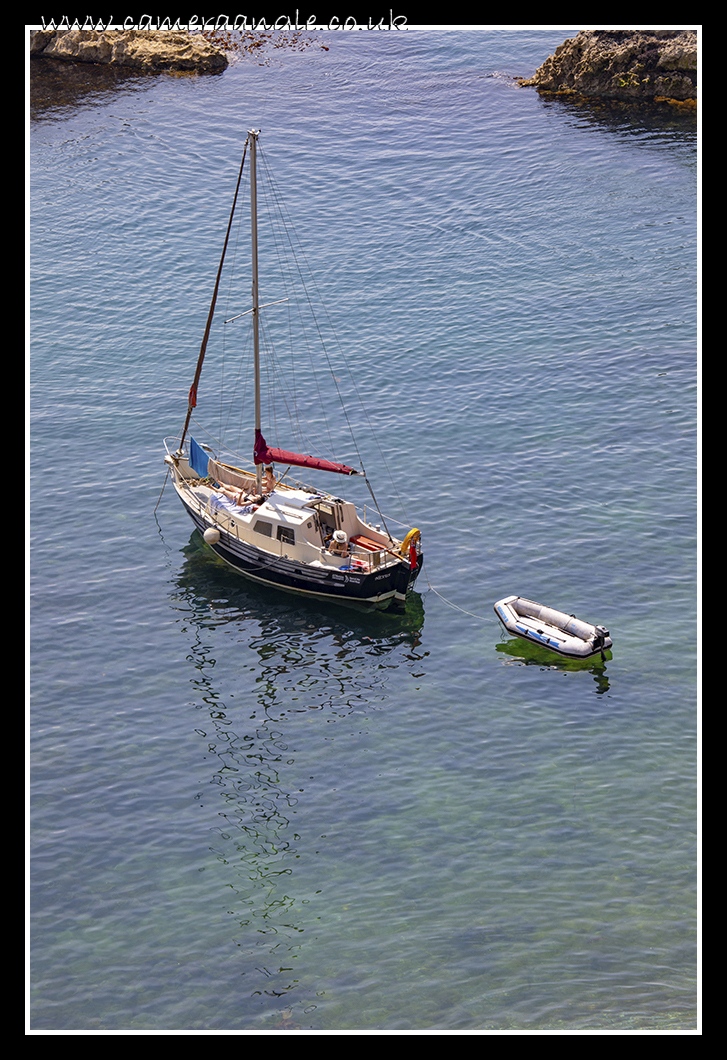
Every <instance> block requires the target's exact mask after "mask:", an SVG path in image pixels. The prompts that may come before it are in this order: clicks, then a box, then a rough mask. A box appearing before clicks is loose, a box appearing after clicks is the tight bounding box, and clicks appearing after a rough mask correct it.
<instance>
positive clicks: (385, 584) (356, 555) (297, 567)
mask: <svg viewBox="0 0 727 1060" xmlns="http://www.w3.org/2000/svg"><path fill="white" fill-rule="evenodd" d="M259 136H260V132H259V130H258V131H252V130H251V131H250V132H249V133H248V136H247V139H246V141H245V148H244V151H243V156H242V162H241V165H240V171H239V175H238V179H237V186H236V189H235V194H234V198H233V202H232V209H231V211H230V219H229V223H228V227H227V235H226V237H225V242H224V246H223V250H222V256H221V258H220V263H219V268H218V271H217V280H216V283H215V288H214V293H213V296H212V302H211V305H210V309H209V314H208V318H207V325H206V328H205V332H204V337H203V340H202V345H201V349H200V353H199V357H198V360H197V366H196V370H195V374H194V379H193V382H192V386H191V388H190V391H189V397H188V402H187V413H186V418H185V422H184V427H183V429H182V432H181V436H179V437H178V438H177V437H176V436H175V437H174V438H173V439H165V443H164V444H165V449H166V456H165V458H164V460H165V463H166V464H167V467H168V470H169V472H170V474H171V479H172V482H173V485H174V489H175V490H176V493H177V496H178V497H179V500H180V501H181V503H182V505H183V506H184V508H185V510H186V511H187V513H188V514H189V516H190V517H191V519H192V522H193V523H194V525H195V527H196V528H197V530H198V531H199V533H200V534H201V535H202V537H203V538H204V541H205V542H206V544H207V545H208V547H209V548H211V549H212V551H213V552H215V553H216V554H217V556H219V557H220V558H221V559H222V560H224V562H225V563H226V564H228V566H229V567H231V568H232V569H233V570H234V571H236V572H238V573H239V574H242V575H244V576H245V577H246V578H249V579H251V580H253V581H255V582H258V583H260V584H261V585H265V586H270V587H274V588H276V589H280V590H287V591H290V592H294V593H298V594H303V595H305V596H308V597H313V598H316V599H320V600H326V601H335V602H339V603H346V604H353V605H356V606H362V607H364V608H366V609H373V608H376V609H384V608H387V607H402V606H403V605H404V604H405V602H406V597H407V593H408V592H409V591H410V590H411V589H412V587H413V586H414V583H415V582H416V579H417V577H418V575H419V573H420V571H421V569H422V565H423V562H424V560H423V553H422V542H421V533H420V531H419V530H418V529H417V528H416V527H408V526H406V525H405V524H399V523H397V525H396V532H395V531H394V529H392V526H393V523H394V520H392V519H390V518H387V517H385V516H384V515H382V513H381V512H380V510H379V508H378V504H377V502H376V498H375V495H374V492H373V489H372V486H371V483H370V481H369V480H368V478H367V476H366V472H365V470H364V469H363V468H361V469H356V468H354V467H352V466H349V465H348V464H344V463H339V462H337V461H335V460H331V459H328V458H324V457H321V456H314V455H311V454H306V453H299V452H294V451H292V450H288V449H282V448H279V447H277V446H270V445H268V443H267V441H266V440H265V437H264V434H263V424H262V403H261V350H260V330H261V319H262V316H263V310H265V309H267V308H268V307H269V306H273V305H277V304H278V303H279V302H282V301H285V300H286V299H276V300H274V301H273V302H268V303H261V300H260V282H259V275H258V176H257V173H258V150H259V143H258V141H259ZM248 154H249V174H250V236H251V258H250V267H251V280H252V306H251V307H250V308H249V309H247V310H245V313H244V314H243V313H240V314H238V316H243V315H247V314H249V315H250V316H251V319H252V336H253V341H252V347H253V349H252V359H253V365H254V423H253V424H252V425H251V429H250V433H249V439H250V442H251V449H252V466H249V465H247V466H242V465H243V464H244V463H245V461H244V460H240V458H239V456H235V455H234V454H228V453H227V452H226V451H225V450H224V448H223V446H222V445H221V444H220V445H219V446H217V447H216V446H215V445H210V444H205V443H204V442H200V441H198V440H197V439H196V438H195V437H193V436H192V434H191V433H190V423H191V421H192V418H193V413H194V410H195V409H196V408H197V401H198V388H199V385H200V377H201V372H202V367H203V363H204V360H205V355H206V350H207V344H208V339H209V335H210V329H211V326H212V320H213V316H214V313H215V307H216V302H217V296H218V292H219V287H220V278H221V275H222V271H223V266H224V263H225V257H226V253H227V250H228V244H229V241H230V233H231V230H232V226H233V218H234V216H235V210H236V205H237V199H238V195H239V191H240V182H241V178H242V175H243V170H244V167H245V164H246V158H247V156H248ZM233 319H235V318H233ZM194 416H195V423H196V422H197V414H196V413H195V414H194ZM195 430H196V428H195ZM265 430H266V433H269V432H268V428H267V427H266V428H265ZM300 468H304V469H307V470H309V471H312V470H315V471H322V472H326V473H327V475H326V478H327V476H328V474H330V475H343V476H346V477H353V476H362V477H363V479H364V481H365V483H366V485H367V486H368V489H369V492H370V494H371V499H372V501H373V513H374V514H373V515H372V514H370V511H369V506H368V504H367V505H366V506H365V507H364V509H363V511H361V510H360V508H357V506H356V505H355V504H354V503H353V502H352V501H348V500H344V499H342V498H341V497H340V496H338V491H337V490H336V491H332V492H331V491H328V490H327V489H325V488H323V489H321V488H319V487H314V486H310V485H307V484H305V483H304V482H301V481H297V480H295V479H294V478H293V477H292V475H291V472H292V469H296V471H295V474H300V471H298V470H297V469H300Z"/></svg>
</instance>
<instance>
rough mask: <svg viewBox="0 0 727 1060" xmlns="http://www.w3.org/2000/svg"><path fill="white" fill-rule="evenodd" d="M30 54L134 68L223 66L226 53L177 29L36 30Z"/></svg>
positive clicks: (210, 68)
mask: <svg viewBox="0 0 727 1060" xmlns="http://www.w3.org/2000/svg"><path fill="white" fill-rule="evenodd" d="M30 54H31V55H35V56H38V55H41V56H43V57H48V58H51V59H62V60H65V61H67V62H74V63H104V64H113V65H116V66H130V67H134V68H136V69H137V70H143V71H149V72H151V71H155V70H196V71H199V72H202V73H210V72H214V71H219V70H224V69H225V67H226V66H227V56H226V55H225V53H224V52H223V51H222V49H220V48H218V47H216V46H215V45H214V44H212V43H211V42H210V41H208V40H206V39H205V38H204V37H203V36H202V35H201V34H199V33H185V32H183V31H177V30H158V31H157V30H135V29H130V30H113V29H107V30H67V31H65V32H64V31H63V30H55V31H54V30H35V31H33V32H31V34H30Z"/></svg>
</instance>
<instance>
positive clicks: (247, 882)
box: [30, 31, 697, 1032]
mask: <svg viewBox="0 0 727 1060" xmlns="http://www.w3.org/2000/svg"><path fill="white" fill-rule="evenodd" d="M567 35H568V34H567V33H565V32H563V31H553V32H525V31H520V32H501V33H484V32H471V33H470V32H457V33H435V32H432V33H413V32H410V33H406V34H404V33H399V34H396V35H388V34H387V35H385V34H380V35H368V34H340V35H336V34H326V35H325V44H326V46H327V47H328V49H329V50H328V51H324V50H323V49H322V48H321V47H320V45H319V44H317V43H316V44H314V45H311V46H310V47H308V48H305V49H303V50H301V51H295V52H294V51H279V50H276V51H275V52H270V53H268V55H267V56H266V62H265V63H264V64H257V63H252V62H249V61H242V62H237V63H235V64H233V65H232V66H231V67H230V68H228V70H227V71H226V72H225V73H224V74H222V75H220V76H211V77H191V76H182V77H173V76H157V77H152V78H145V77H139V76H135V75H123V76H121V75H119V74H116V75H114V76H110V75H109V74H108V71H93V70H89V71H80V72H77V73H76V74H74V77H73V82H72V83H71V84H70V85H69V84H68V83H67V79H66V80H64V81H63V83H62V85H61V87H59V79H58V75H57V74H47V73H46V74H44V75H43V77H42V78H41V77H40V76H38V78H37V80H36V82H35V89H36V90H37V91H34V97H33V107H32V111H31V126H30V209H31V215H30V220H31V226H30V229H31V230H30V239H31V243H30V252H31V257H30V265H31V304H30V309H31V356H30V452H31V526H30V532H31V546H30V562H31V582H30V604H31V610H30V616H31V626H30V637H31V639H30V651H31V699H30V749H31V759H30V762H31V779H30V806H31V815H30V825H31V919H30V1026H31V1027H32V1028H35V1029H46V1030H47V1029H58V1030H122V1029H131V1030H139V1031H145V1030H164V1029H174V1030H198V1031H261V1030H272V1029H274V1028H278V1029H288V1030H292V1029H296V1028H300V1029H312V1030H320V1031H336V1030H341V1029H348V1030H358V1031H362V1032H364V1031H371V1030H388V1031H426V1030H434V1029H437V1030H450V1031H457V1030H463V1031H466V1030H469V1031H472V1030H481V1031H484V1030H500V1031H505V1030H515V1031H517V1030H543V1029H556V1030H557V1029H564V1030H568V1029H570V1030H579V1029H582V1030H589V1029H590V1030H598V1029H607V1030H611V1029H617V1030H618V1029H621V1030H627V1029H657V1030H668V1029H690V1028H693V1027H695V1025H696V867H695V866H696V775H697V770H696V762H697V713H696V708H697V696H696V687H697V678H696V601H695V585H696V547H695V541H696V383H697V369H696V365H697V350H696V314H697V309H696V261H697V250H696V238H697V229H696V185H697V157H696V129H695V121H694V118H693V117H691V116H689V115H686V116H685V115H680V114H672V113H671V112H653V111H650V110H643V111H642V110H640V109H639V110H635V111H634V110H627V109H615V110H614V109H610V108H604V107H596V106H575V105H568V104H564V103H562V102H555V101H551V102H548V101H545V100H543V99H541V98H540V97H539V96H538V95H537V93H535V92H534V91H533V90H531V89H521V88H519V87H518V86H517V85H516V84H515V83H514V81H513V80H512V78H513V77H514V76H517V75H523V76H524V75H527V74H529V73H530V72H532V71H533V70H534V69H535V68H536V67H537V66H538V65H539V64H540V63H541V62H542V61H543V59H544V58H545V57H546V56H547V55H548V54H551V53H552V51H553V50H554V48H555V47H556V46H557V45H558V44H559V43H560V42H561V41H562V40H563V39H564V38H565V36H567ZM49 78H52V83H51V84H50V86H49ZM258 126H259V127H260V128H261V129H262V139H261V142H262V143H263V145H264V148H265V151H266V154H267V157H268V159H269V161H270V163H271V165H272V166H273V168H274V170H275V173H276V177H277V180H278V183H279V185H280V187H281V189H284V190H285V193H286V202H287V205H288V208H289V210H290V212H291V213H292V214H293V215H294V216H295V217H296V219H297V221H298V222H299V236H300V239H301V241H302V242H303V244H304V246H305V250H306V255H307V258H308V261H309V263H310V265H311V269H312V271H313V274H314V276H315V277H316V281H317V283H318V286H319V288H320V289H321V291H322V293H323V295H324V298H325V301H326V308H327V310H328V313H329V316H330V317H331V320H332V322H333V324H334V326H335V328H336V331H337V334H338V337H339V340H340V343H341V350H342V351H344V352H343V353H342V354H341V356H342V357H344V356H345V357H346V360H347V365H348V367H350V368H351V369H352V370H353V372H354V376H355V379H356V384H357V389H358V391H359V393H360V394H361V396H362V397H363V399H364V401H365V402H366V405H367V408H368V415H369V418H370V420H371V422H372V423H373V424H374V425H375V427H376V431H375V432H374V433H375V434H376V441H377V443H378V444H376V442H375V440H374V437H373V434H372V432H371V431H369V429H368V421H367V420H366V419H365V418H364V416H363V413H361V412H358V411H357V410H356V407H353V408H352V410H351V412H350V415H351V417H352V419H353V426H354V429H355V431H356V436H357V443H358V445H359V448H360V450H361V453H362V456H363V458H364V462H365V464H366V467H367V470H368V472H369V475H370V476H371V478H372V479H373V480H374V483H375V486H376V491H377V499H378V500H379V502H380V503H381V506H382V509H383V510H384V512H385V513H387V514H389V513H390V514H391V515H393V516H394V517H397V518H406V519H408V520H409V521H410V522H411V523H413V524H414V525H416V526H418V527H420V528H421V530H422V534H423V539H424V546H425V557H426V559H425V562H426V566H425V573H424V575H423V576H422V578H421V579H420V581H419V583H418V590H419V591H418V592H417V593H416V594H415V595H414V597H413V598H412V599H411V600H410V602H409V604H408V608H407V612H406V614H405V615H403V616H396V615H389V614H383V615H360V614H358V613H356V612H351V611H347V610H345V609H343V608H336V607H333V606H330V607H324V606H320V605H316V604H313V603H310V602H302V601H300V600H298V599H297V598H295V597H290V596H286V595H284V594H279V595H272V594H270V593H269V592H266V591H263V590H261V589H259V588H257V587H255V586H252V585H250V584H249V583H246V582H245V581H243V580H241V579H238V578H236V577H234V576H232V575H231V574H229V573H228V572H227V570H226V568H224V566H222V565H220V563H219V562H218V561H217V560H216V559H215V557H214V556H213V555H211V553H209V552H208V551H207V550H206V549H205V548H204V546H203V544H202V543H201V541H200V540H199V539H198V538H197V536H196V535H195V534H194V533H193V532H192V526H191V523H190V522H189V520H188V519H187V517H186V516H185V514H184V513H183V511H182V510H181V508H180V507H179V505H178V502H177V501H176V499H175V497H174V495H173V492H172V491H171V490H170V489H169V488H167V489H166V490H165V491H164V493H163V494H162V496H161V501H160V503H159V505H158V507H156V508H155V506H156V505H157V501H158V500H159V496H160V493H161V491H162V486H163V483H164V465H163V463H162V457H163V448H162V444H161V440H162V438H163V437H164V436H165V435H173V434H175V433H178V432H179V430H180V429H181V425H182V422H183V418H184V413H185V411H186V395H187V391H188V389H189V386H190V383H191V379H192V374H193V371H194V364H195V361H196V357H197V353H198V350H199V344H200V341H201V337H202V333H203V330H204V324H205V320H206V314H207V309H208V305H209V298H210V295H211V290H212V286H213V284H214V276H215V272H216V268H217V261H218V257H219V252H220V248H221V242H222V238H223V235H224V228H225V225H226V220H227V214H228V211H229V204H230V199H231V194H232V190H233V188H234V181H235V178H236V172H237V167H238V165H239V159H240V154H241V148H242V141H243V139H244V136H245V133H246V131H247V130H248V129H249V128H252V127H258ZM243 308H244V307H243ZM210 356H211V358H212V351H211V354H210ZM212 363H213V364H214V361H213V358H212ZM211 370H212V371H214V369H211ZM333 396H334V395H333V390H332V389H331V392H330V393H329V394H328V395H325V394H324V395H323V397H324V399H326V398H331V399H332V398H333ZM205 398H206V395H205V392H204V380H203V386H202V387H200V403H201V406H202V407H201V408H200V409H198V412H201V411H204V405H203V404H202V402H203V401H204V400H205ZM379 446H380V448H379ZM382 454H383V455H382ZM339 455H340V458H341V459H344V460H347V459H349V457H350V454H349V453H347V452H343V453H340V454H339ZM384 463H385V465H386V467H384V466H383V465H384ZM387 469H388V470H390V471H391V473H392V476H393V479H394V481H395V486H394V485H393V484H391V483H390V481H389V478H388V476H387V474H386V470H387ZM378 472H380V473H381V474H380V475H379V474H378ZM347 494H348V495H351V497H352V499H356V495H355V491H352V490H350V489H349V490H347ZM358 499H360V500H361V501H362V502H363V501H365V500H366V497H365V496H364V495H363V493H362V494H361V496H360V498H358ZM510 593H519V594H521V595H525V596H529V597H530V598H532V599H535V600H539V601H542V602H544V603H547V604H548V605H550V606H553V607H558V608H561V609H563V610H567V611H568V612H574V613H576V614H577V615H579V617H581V618H585V619H588V620H590V621H594V622H600V623H602V624H604V625H606V626H608V628H609V629H610V631H611V635H612V637H613V639H614V648H613V651H612V652H611V653H610V658H608V659H607V661H606V663H605V664H602V663H601V662H600V660H598V661H596V662H589V663H585V664H583V663H578V664H576V663H570V662H566V661H565V660H556V659H554V658H553V657H552V656H548V655H544V654H541V653H539V652H538V650H537V649H535V648H533V647H530V648H528V647H527V646H525V645H523V644H522V642H520V641H516V640H513V639H512V638H510V637H508V636H506V635H505V634H504V632H503V631H502V630H501V629H500V627H499V624H498V622H497V620H496V618H495V615H494V613H493V611H492V604H493V603H494V601H495V600H497V599H498V598H500V597H502V596H505V595H507V594H510Z"/></svg>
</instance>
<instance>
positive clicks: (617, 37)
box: [520, 29, 697, 103]
mask: <svg viewBox="0 0 727 1060" xmlns="http://www.w3.org/2000/svg"><path fill="white" fill-rule="evenodd" d="M520 84H521V85H534V86H535V87H536V88H537V89H538V90H539V91H540V92H557V93H564V94H566V93H567V94H569V95H579V96H598V97H601V98H602V99H616V100H630V101H641V100H658V101H669V102H676V103H687V102H694V103H696V99H697V34H696V31H694V30H654V29H644V30H600V29H594V30H581V32H580V33H579V34H578V35H577V36H576V37H571V38H569V39H568V40H566V41H564V43H563V44H561V45H560V46H559V47H558V48H556V49H555V53H554V54H553V55H551V56H550V58H549V59H546V60H545V62H544V63H543V65H542V66H541V67H540V68H539V69H538V70H536V72H535V74H534V75H533V77H530V78H525V79H520Z"/></svg>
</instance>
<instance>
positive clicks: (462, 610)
mask: <svg viewBox="0 0 727 1060" xmlns="http://www.w3.org/2000/svg"><path fill="white" fill-rule="evenodd" d="M424 577H425V578H426V579H427V585H428V586H429V588H430V589H431V591H432V592H433V593H434V594H435V596H438V597H439V599H440V600H443V601H444V603H445V604H449V606H450V607H453V608H455V610H457V611H461V612H462V614H463V615H469V616H470V618H476V619H477V620H478V621H479V622H487V621H488V619H486V618H483V617H482V615H475V614H473V613H472V612H471V611H465V609H464V608H463V607H460V606H459V604H453V603H452V601H451V600H448V599H447V598H446V596H442V594H441V593H440V592H437V590H436V589H435V588H434V586H433V585H432V583H431V582H430V581H429V575H428V574H427V572H426V571H425V572H424Z"/></svg>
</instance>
